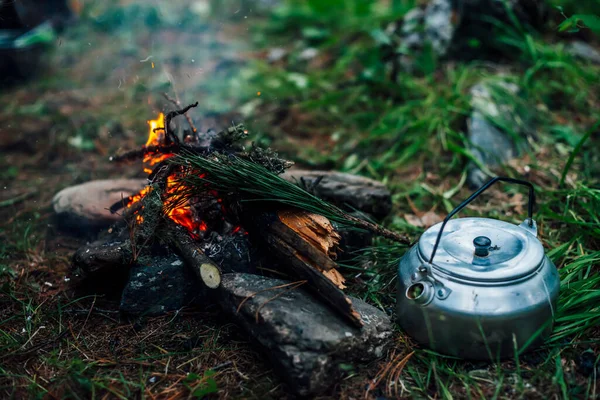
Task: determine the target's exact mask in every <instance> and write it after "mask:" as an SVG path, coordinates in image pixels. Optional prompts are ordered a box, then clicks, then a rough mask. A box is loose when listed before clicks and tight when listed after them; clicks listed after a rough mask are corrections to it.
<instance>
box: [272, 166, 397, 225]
mask: <svg viewBox="0 0 600 400" xmlns="http://www.w3.org/2000/svg"><path fill="white" fill-rule="evenodd" d="M281 177H282V178H284V179H286V180H288V181H290V182H294V183H297V184H299V185H304V186H305V187H306V188H307V189H309V191H310V192H312V193H313V194H314V195H315V196H318V197H320V198H322V199H324V200H327V201H330V202H332V203H334V204H336V205H338V206H340V207H346V206H349V209H356V210H359V211H362V212H365V213H367V214H370V215H372V216H374V217H376V218H384V217H386V216H387V215H388V214H389V213H390V211H391V209H392V197H391V194H390V191H389V190H388V189H387V188H386V187H385V185H384V184H383V183H381V182H378V181H375V180H373V179H369V178H365V177H362V176H356V175H351V174H345V173H342V172H334V171H306V170H288V171H286V172H285V173H283V174H282V175H281ZM319 177H323V178H322V179H321V181H320V182H319V183H318V184H317V185H316V186H314V184H315V182H316V180H317V179H318V178H319ZM347 208H348V207H347Z"/></svg>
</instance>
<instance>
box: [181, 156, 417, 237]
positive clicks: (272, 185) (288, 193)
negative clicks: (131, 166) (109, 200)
mask: <svg viewBox="0 0 600 400" xmlns="http://www.w3.org/2000/svg"><path fill="white" fill-rule="evenodd" d="M170 162H171V163H172V164H175V165H177V166H179V167H182V169H183V171H184V172H183V173H182V174H180V175H179V177H178V178H177V179H178V184H179V185H178V187H179V189H178V190H177V192H176V193H177V197H178V198H177V199H176V201H177V203H178V204H181V202H185V201H189V200H190V199H193V198H198V197H202V196H204V195H205V193H206V192H207V190H214V191H217V192H218V193H219V195H220V196H223V197H227V198H228V199H229V200H232V199H233V201H234V202H238V203H247V202H262V203H276V204H281V205H286V206H291V207H296V208H298V209H301V210H304V211H308V212H311V213H315V214H320V215H322V216H324V217H326V218H328V219H329V220H330V221H333V222H336V223H338V224H339V225H341V226H344V227H349V228H353V229H359V230H368V231H371V232H373V233H375V234H377V235H380V236H383V237H386V238H388V239H390V240H394V241H397V242H400V243H404V244H407V243H409V240H408V238H406V237H404V236H402V235H399V234H397V233H395V232H392V231H390V230H388V229H385V228H383V227H381V226H379V225H376V224H373V223H371V222H368V221H364V220H362V219H359V218H356V217H354V216H352V215H349V214H348V213H347V212H345V211H343V210H342V209H340V208H339V207H337V206H335V205H333V204H331V203H329V202H327V201H325V200H322V199H320V198H318V197H316V196H314V195H313V194H311V193H309V192H307V191H306V190H304V189H303V188H301V187H300V186H297V185H295V184H294V183H291V182H288V181H286V180H285V179H283V178H281V177H280V176H279V175H278V174H276V173H274V172H272V171H270V170H269V169H268V168H266V167H265V166H263V165H261V163H257V162H254V161H253V160H251V159H246V158H244V157H240V156H237V155H231V154H228V155H226V154H220V153H213V154H211V155H209V156H203V155H198V154H193V153H186V152H183V153H181V154H179V155H177V156H175V157H173V158H172V159H170Z"/></svg>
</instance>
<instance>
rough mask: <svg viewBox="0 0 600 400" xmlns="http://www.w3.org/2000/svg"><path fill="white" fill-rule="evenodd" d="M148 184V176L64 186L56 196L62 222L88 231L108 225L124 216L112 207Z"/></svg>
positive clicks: (58, 221)
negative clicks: (113, 212) (112, 209)
mask: <svg viewBox="0 0 600 400" xmlns="http://www.w3.org/2000/svg"><path fill="white" fill-rule="evenodd" d="M145 185H146V179H107V180H97V181H90V182H86V183H83V184H81V185H76V186H71V187H68V188H66V189H63V190H61V191H60V192H58V193H57V194H56V195H55V196H54V198H53V199H52V206H53V207H54V212H55V213H56V220H57V223H58V226H59V227H60V228H61V229H64V230H70V231H75V232H85V233H87V232H91V231H97V230H99V229H102V228H106V227H108V226H110V225H111V224H113V223H115V222H117V221H119V220H120V218H121V217H120V216H119V215H118V214H111V212H110V211H109V210H108V208H109V207H110V206H112V205H113V204H114V203H116V202H118V201H119V200H121V199H123V198H127V197H128V196H130V195H132V194H134V193H137V192H138V191H140V190H141V189H142V188H143V187H144V186H145Z"/></svg>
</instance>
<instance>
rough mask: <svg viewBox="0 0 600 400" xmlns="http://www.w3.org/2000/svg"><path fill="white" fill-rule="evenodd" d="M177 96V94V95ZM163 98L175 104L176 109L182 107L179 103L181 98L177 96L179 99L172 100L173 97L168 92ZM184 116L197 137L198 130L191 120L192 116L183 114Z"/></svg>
mask: <svg viewBox="0 0 600 400" xmlns="http://www.w3.org/2000/svg"><path fill="white" fill-rule="evenodd" d="M175 95H176V96H177V93H176V94H175ZM163 96H165V99H167V100H168V101H170V102H171V103H173V105H175V106H176V107H181V102H180V101H179V96H177V97H178V98H177V99H174V98H172V97H171V96H169V94H168V93H167V92H164V93H163ZM183 116H184V117H185V119H186V120H187V123H188V125H189V126H190V128H191V129H192V133H193V134H194V135H195V134H196V132H198V130H197V129H196V127H195V126H194V123H193V122H192V119H191V118H190V116H189V115H188V114H187V112H186V113H184V114H183Z"/></svg>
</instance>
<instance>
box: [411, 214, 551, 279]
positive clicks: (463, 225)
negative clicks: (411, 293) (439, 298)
mask: <svg viewBox="0 0 600 400" xmlns="http://www.w3.org/2000/svg"><path fill="white" fill-rule="evenodd" d="M441 226H442V223H439V224H436V225H434V226H432V227H431V228H429V229H428V230H427V231H426V232H425V233H424V234H423V235H422V236H421V238H420V240H419V244H418V249H419V255H420V257H421V259H422V260H423V261H428V260H430V256H431V255H432V252H433V249H434V245H435V242H436V239H437V236H438V233H439V231H440V228H441ZM544 257H545V256H544V248H543V246H542V244H541V242H540V241H539V240H538V239H537V238H536V237H535V236H534V234H532V233H531V231H530V229H527V228H525V227H523V226H518V225H513V224H511V223H508V222H504V221H500V220H495V219H489V218H458V219H453V220H450V221H448V222H447V224H446V226H445V228H444V231H443V232H442V236H441V238H440V242H439V245H438V248H437V252H436V253H435V257H434V259H433V261H432V268H433V269H434V270H437V271H438V272H441V273H443V274H446V275H449V276H450V277H455V278H460V279H466V280H470V281H480V282H503V281H511V280H514V279H519V278H522V277H524V276H527V275H529V274H531V273H533V272H535V271H536V270H537V269H538V268H539V267H540V265H541V264H542V262H543V261H544Z"/></svg>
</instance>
